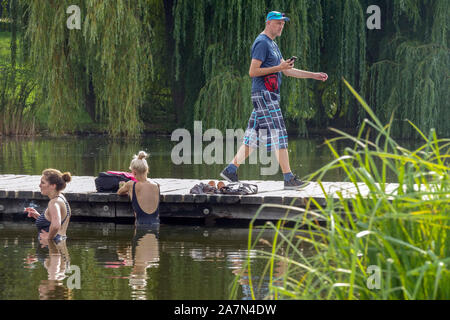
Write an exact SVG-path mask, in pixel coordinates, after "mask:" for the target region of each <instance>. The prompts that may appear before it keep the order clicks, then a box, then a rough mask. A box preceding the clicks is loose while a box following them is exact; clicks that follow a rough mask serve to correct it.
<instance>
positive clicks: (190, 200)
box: [0, 175, 398, 223]
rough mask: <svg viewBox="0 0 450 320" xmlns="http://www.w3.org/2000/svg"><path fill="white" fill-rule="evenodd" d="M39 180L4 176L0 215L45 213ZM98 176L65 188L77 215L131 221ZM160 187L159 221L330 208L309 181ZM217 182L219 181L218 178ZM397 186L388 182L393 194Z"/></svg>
mask: <svg viewBox="0 0 450 320" xmlns="http://www.w3.org/2000/svg"><path fill="white" fill-rule="evenodd" d="M40 177H41V176H30V175H0V215H4V216H13V217H14V216H20V215H24V214H23V210H24V208H25V207H28V206H30V204H31V205H35V206H36V207H37V210H38V211H40V212H42V210H44V209H45V208H46V206H47V203H48V198H47V197H44V196H42V195H41V193H40V191H39V182H40ZM94 179H95V177H85V176H74V177H72V181H71V182H70V183H69V184H68V185H67V188H66V189H65V190H64V192H63V193H64V195H65V196H66V198H67V200H68V201H69V202H70V206H71V208H72V214H73V216H74V217H86V218H111V219H115V218H127V217H128V218H132V217H133V211H132V209H131V203H130V200H129V199H128V197H127V196H118V195H117V194H113V193H97V192H96V189H95V183H94ZM152 180H153V181H156V182H158V183H159V184H160V185H161V198H160V217H161V219H164V220H166V219H170V218H185V219H204V220H206V221H207V222H208V223H211V222H214V221H215V220H216V219H230V220H242V219H244V220H251V219H253V218H254V216H255V214H256V212H257V210H258V209H259V208H260V206H261V205H262V204H281V205H293V206H295V207H299V208H304V206H305V204H306V203H307V201H308V200H309V199H310V198H314V199H315V200H316V201H317V202H318V203H320V204H321V205H325V204H326V199H325V195H324V193H323V191H322V189H321V187H320V185H319V184H318V183H315V182H311V184H309V185H308V186H307V187H306V188H304V189H303V190H300V191H295V190H283V182H282V181H243V182H248V183H253V184H256V185H257V186H258V193H257V194H255V195H247V196H241V195H220V194H218V195H217V194H213V195H193V194H190V193H189V191H190V189H191V188H192V187H193V186H194V185H195V184H198V183H200V182H204V183H207V182H208V181H209V180H194V179H158V178H155V179H152ZM215 181H216V182H218V180H215ZM322 184H323V186H324V188H325V191H326V192H327V193H328V194H329V195H332V196H333V197H337V192H341V193H342V194H343V196H344V197H352V196H353V195H354V194H355V193H356V188H355V186H354V185H353V184H352V183H345V182H323V183H322ZM397 187H398V185H396V184H389V185H388V186H387V189H388V190H391V191H392V192H394V191H395V189H396V188H397ZM358 188H359V189H360V191H361V192H362V193H363V194H364V193H368V192H369V190H368V188H367V187H366V186H365V184H363V183H361V184H360V185H358ZM299 215H301V212H298V211H291V212H290V213H289V215H287V216H286V209H279V208H273V207H267V208H264V209H263V210H262V211H261V212H260V214H259V215H258V217H257V219H258V220H278V219H286V220H292V219H295V218H297V217H298V216H299Z"/></svg>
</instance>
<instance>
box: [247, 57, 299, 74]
mask: <svg viewBox="0 0 450 320" xmlns="http://www.w3.org/2000/svg"><path fill="white" fill-rule="evenodd" d="M261 64H262V61H261V60H258V59H252V62H251V64H250V70H249V71H248V74H249V75H250V77H251V78H255V77H262V76H266V75H268V74H272V73H276V72H282V71H284V70H289V69H292V68H293V66H294V64H293V63H290V62H289V61H284V60H282V61H281V64H279V65H278V66H274V67H269V68H261Z"/></svg>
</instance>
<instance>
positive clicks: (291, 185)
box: [284, 176, 309, 190]
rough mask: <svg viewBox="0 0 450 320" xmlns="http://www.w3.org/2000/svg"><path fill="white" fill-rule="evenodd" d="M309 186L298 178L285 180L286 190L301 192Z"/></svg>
mask: <svg viewBox="0 0 450 320" xmlns="http://www.w3.org/2000/svg"><path fill="white" fill-rule="evenodd" d="M308 184H309V182H308V181H302V180H300V179H299V178H298V177H297V176H293V177H292V178H291V179H290V180H289V181H286V180H284V190H299V189H302V188H304V187H306V186H307V185H308Z"/></svg>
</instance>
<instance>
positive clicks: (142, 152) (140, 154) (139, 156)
mask: <svg viewBox="0 0 450 320" xmlns="http://www.w3.org/2000/svg"><path fill="white" fill-rule="evenodd" d="M147 157H148V155H147V153H146V152H145V151H139V154H138V156H137V158H138V159H139V160H142V159H144V160H145V159H146V158H147Z"/></svg>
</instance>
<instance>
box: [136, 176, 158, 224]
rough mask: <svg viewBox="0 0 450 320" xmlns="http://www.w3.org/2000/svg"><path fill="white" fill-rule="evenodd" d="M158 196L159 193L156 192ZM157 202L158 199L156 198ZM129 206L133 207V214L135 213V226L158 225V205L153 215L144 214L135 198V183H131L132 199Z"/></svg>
mask: <svg viewBox="0 0 450 320" xmlns="http://www.w3.org/2000/svg"><path fill="white" fill-rule="evenodd" d="M158 195H159V192H158ZM158 201H159V198H158ZM131 206H132V207H133V210H134V212H135V213H136V224H137V225H148V224H157V223H159V203H158V207H157V208H156V210H155V211H154V212H153V213H150V214H149V213H146V212H145V211H144V210H142V208H141V206H140V205H139V203H138V201H137V197H136V182H135V183H133V198H132V200H131Z"/></svg>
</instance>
